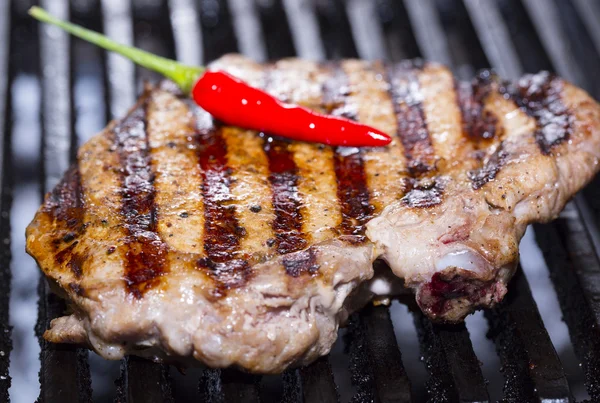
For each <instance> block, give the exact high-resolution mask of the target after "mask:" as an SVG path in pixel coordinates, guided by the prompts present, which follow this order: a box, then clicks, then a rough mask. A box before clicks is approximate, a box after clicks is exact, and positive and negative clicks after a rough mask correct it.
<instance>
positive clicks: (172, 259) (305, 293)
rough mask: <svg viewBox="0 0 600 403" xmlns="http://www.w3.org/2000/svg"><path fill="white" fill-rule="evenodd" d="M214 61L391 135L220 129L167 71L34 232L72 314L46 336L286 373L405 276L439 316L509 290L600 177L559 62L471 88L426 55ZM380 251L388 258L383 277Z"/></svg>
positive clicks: (598, 114) (92, 145)
mask: <svg viewBox="0 0 600 403" xmlns="http://www.w3.org/2000/svg"><path fill="white" fill-rule="evenodd" d="M212 67H213V68H218V69H224V70H227V71H229V72H230V73H232V74H234V75H236V76H238V77H240V78H242V79H244V80H246V81H248V82H250V83H251V84H253V85H255V86H259V87H262V88H265V89H266V90H268V91H270V92H271V93H273V94H276V95H277V96H279V97H280V98H281V99H283V100H286V101H290V102H294V103H298V104H302V105H305V106H308V107H310V108H314V109H316V110H319V111H322V112H328V113H331V114H335V115H342V116H345V117H348V118H350V119H356V120H359V121H361V122H364V123H367V124H369V125H372V126H375V127H377V128H379V129H381V130H383V131H385V132H387V133H389V134H390V135H392V136H393V137H394V141H393V143H392V144H391V145H390V146H388V147H385V148H378V149H356V148H330V147H325V146H321V145H317V144H307V143H300V142H289V141H286V140H284V139H281V138H278V137H277V136H276V133H264V134H263V133H261V134H257V133H255V132H249V131H245V130H242V129H239V128H235V127H228V126H225V125H223V124H221V123H220V122H214V121H213V120H212V119H211V117H210V116H209V115H208V114H207V113H206V112H204V111H202V110H201V109H199V108H198V107H195V106H194V105H192V104H191V102H190V101H189V100H187V99H185V98H184V97H182V96H181V95H180V94H178V93H177V91H176V90H173V89H172V87H171V86H170V85H169V83H163V84H161V85H160V86H158V87H155V88H154V87H152V88H150V87H149V88H147V89H146V91H145V93H144V94H143V95H142V96H141V98H140V100H139V102H138V103H137V105H136V106H135V107H134V108H133V109H132V110H131V111H130V112H129V114H128V115H127V116H126V117H125V118H123V119H122V120H120V121H116V122H112V123H111V124H110V125H109V126H108V127H107V128H106V129H105V130H104V131H103V132H102V133H100V134H98V135H97V136H96V137H94V138H93V139H92V140H90V141H89V142H88V143H86V144H84V145H83V146H82V147H81V149H80V150H79V152H78V158H77V163H76V164H75V166H73V167H72V168H71V169H70V170H69V171H68V172H67V173H66V175H65V177H64V179H63V180H62V182H61V183H60V184H59V185H58V186H57V187H56V188H55V189H54V190H53V191H52V192H51V193H49V194H48V195H47V197H46V200H45V202H44V204H43V206H42V207H41V208H40V210H39V211H38V213H37V215H36V217H35V219H34V221H33V222H32V223H31V225H30V226H29V228H28V230H27V248H28V251H29V253H30V254H31V255H33V256H34V257H35V259H36V260H37V261H38V263H39V265H40V267H41V268H42V270H43V271H44V273H45V275H46V276H47V277H48V278H49V280H50V282H51V284H52V285H53V286H55V287H54V288H55V289H56V290H57V292H60V293H62V295H64V296H65V297H66V298H68V300H69V301H70V303H71V305H72V309H73V313H72V314H71V315H70V316H66V317H62V318H58V319H56V320H54V321H53V323H52V326H51V328H50V329H49V330H48V331H47V332H46V334H45V335H44V337H45V338H46V339H47V340H50V341H54V342H72V343H82V344H87V345H89V346H91V347H92V348H93V349H94V350H95V351H97V352H98V353H99V354H101V355H102V356H104V357H106V358H111V359H118V358H121V357H122V356H123V355H124V354H136V355H140V356H144V357H149V358H153V359H157V360H164V361H167V362H172V361H179V362H186V361H193V360H189V359H190V358H191V357H193V358H195V359H196V360H199V361H201V362H203V363H205V364H207V365H210V366H213V367H226V366H229V365H236V366H238V367H241V368H244V369H246V370H249V371H252V372H260V373H269V372H279V371H282V370H283V369H285V368H286V367H288V366H290V365H298V364H305V363H308V362H310V361H312V360H314V359H315V358H317V357H318V356H321V355H324V354H326V353H327V352H328V351H329V350H330V348H331V345H332V344H333V342H334V341H335V339H336V337H337V329H338V325H339V324H340V323H343V321H344V320H345V319H346V317H347V315H348V314H349V313H350V312H351V311H352V310H354V309H357V308H358V307H360V306H361V305H364V304H365V303H366V302H367V301H369V300H370V299H372V298H385V297H387V296H390V294H393V293H395V292H396V291H397V288H398V287H396V286H397V284H394V281H393V280H392V281H390V279H397V280H398V282H401V281H403V283H404V286H405V287H407V288H409V289H412V290H414V292H415V293H416V299H417V302H418V304H419V306H420V307H421V309H422V310H423V312H425V314H427V315H428V316H429V317H431V318H432V319H434V320H440V321H447V322H456V321H460V320H462V319H463V318H464V317H465V315H467V314H469V313H470V312H472V311H473V310H474V309H476V308H479V307H489V306H493V305H494V304H496V303H497V302H498V301H500V300H501V299H502V298H503V296H504V294H505V293H506V286H507V282H508V281H509V279H510V278H511V276H512V274H513V273H514V270H515V267H516V264H517V261H518V256H519V251H518V245H519V240H520V238H521V236H522V235H523V232H524V231H525V227H526V226H527V224H529V223H531V222H543V221H548V220H551V219H553V218H554V217H556V216H557V215H558V213H559V212H560V210H561V209H562V208H563V206H564V205H565V203H566V202H567V200H568V199H569V198H570V197H572V196H573V194H574V193H575V192H577V191H578V190H579V189H581V188H582V187H583V186H584V185H585V184H586V183H587V182H588V181H589V180H590V179H591V178H592V177H593V176H594V174H595V173H596V171H597V170H598V158H599V156H600V144H599V143H600V131H599V130H598V125H599V124H600V109H599V107H598V104H597V103H596V102H594V101H593V100H592V99H591V98H590V97H589V96H588V95H587V94H586V93H585V92H583V91H582V90H580V89H578V88H576V87H574V86H573V85H571V84H569V83H567V82H565V81H563V80H562V79H560V78H558V77H555V76H553V75H551V74H549V73H539V74H536V75H528V76H525V77H523V78H522V79H520V80H518V81H516V82H503V81H501V80H500V79H498V78H497V77H496V76H494V74H492V73H490V72H489V71H485V72H482V73H480V74H479V75H478V76H477V77H476V78H475V79H474V80H473V81H472V82H470V83H463V82H457V81H456V80H455V78H454V77H453V76H452V74H451V73H450V71H449V70H448V69H447V68H446V67H444V66H441V65H438V64H432V63H422V62H418V61H411V62H403V63H400V64H397V65H385V64H381V63H370V62H363V61H357V60H347V61H343V62H340V63H331V64H324V65H321V64H316V63H312V62H307V61H301V60H297V59H289V60H282V61H279V62H277V63H274V64H271V65H259V64H256V63H254V62H251V61H249V60H247V59H245V58H242V57H240V56H234V55H231V56H226V57H224V58H222V59H220V60H218V61H217V62H215V63H214V64H213V66H212ZM377 259H379V261H385V262H386V263H387V264H388V265H389V267H388V266H385V265H382V267H380V268H379V269H378V270H377V273H378V274H377V275H376V276H375V277H374V270H373V262H374V261H375V260H377ZM392 273H393V275H392ZM394 275H395V276H394Z"/></svg>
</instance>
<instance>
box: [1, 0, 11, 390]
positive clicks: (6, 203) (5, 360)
mask: <svg viewBox="0 0 600 403" xmlns="http://www.w3.org/2000/svg"><path fill="white" fill-rule="evenodd" d="M9 32H10V2H9V1H3V2H1V3H0V147H1V151H0V187H1V194H0V242H1V243H2V250H1V251H0V400H1V401H8V388H9V387H10V382H11V379H10V376H9V374H8V367H9V360H10V351H11V350H12V342H11V328H10V326H9V322H8V310H9V308H8V304H9V297H10V281H11V273H10V220H9V211H10V204H11V195H10V192H11V190H10V189H11V186H10V183H9V182H8V178H9V174H8V172H7V169H6V168H7V167H8V166H9V164H10V155H9V154H8V153H9V150H10V136H9V133H10V119H9V117H8V116H9V108H8V105H9V104H10V102H9V77H10V72H9V62H8V58H9V48H10V34H9Z"/></svg>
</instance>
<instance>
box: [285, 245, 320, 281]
mask: <svg viewBox="0 0 600 403" xmlns="http://www.w3.org/2000/svg"><path fill="white" fill-rule="evenodd" d="M283 267H285V271H286V273H287V274H289V275H290V276H292V277H299V276H301V275H303V274H308V275H311V276H312V275H315V274H317V273H318V272H319V265H318V263H317V257H316V253H315V250H314V249H313V248H308V249H307V250H303V251H300V252H297V253H292V254H290V255H288V256H286V257H284V258H283Z"/></svg>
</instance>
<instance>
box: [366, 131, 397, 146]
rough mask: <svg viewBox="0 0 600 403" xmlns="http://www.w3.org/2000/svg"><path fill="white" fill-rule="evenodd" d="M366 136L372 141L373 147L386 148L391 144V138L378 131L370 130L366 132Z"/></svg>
mask: <svg viewBox="0 0 600 403" xmlns="http://www.w3.org/2000/svg"><path fill="white" fill-rule="evenodd" d="M367 134H368V136H369V137H370V138H371V140H373V146H374V147H381V146H387V145H388V144H390V143H391V142H392V138H391V137H390V136H388V135H387V134H385V133H383V132H380V131H379V130H375V129H371V130H369V131H368V132H367Z"/></svg>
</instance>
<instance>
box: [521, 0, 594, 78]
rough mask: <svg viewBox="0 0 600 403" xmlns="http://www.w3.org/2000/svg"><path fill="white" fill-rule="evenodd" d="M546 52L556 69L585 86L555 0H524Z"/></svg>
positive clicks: (565, 76) (563, 75)
mask: <svg viewBox="0 0 600 403" xmlns="http://www.w3.org/2000/svg"><path fill="white" fill-rule="evenodd" d="M522 2H523V5H524V6H525V9H526V10H527V13H528V14H529V18H530V19H531V21H532V22H533V25H534V26H535V29H536V31H537V32H538V36H539V38H540V40H541V41H542V45H543V46H544V49H545V50H546V53H547V54H548V56H549V57H550V60H551V61H552V64H553V65H554V68H555V69H556V71H557V72H558V73H559V74H560V75H561V76H562V77H564V78H566V79H567V80H569V81H572V82H573V83H575V84H577V85H581V86H585V79H584V76H583V73H582V71H581V67H580V66H579V64H578V63H577V61H576V59H575V58H572V57H567V55H571V45H570V44H569V40H568V37H567V36H566V35H565V32H564V30H563V26H562V23H561V16H560V13H559V10H558V8H557V7H556V4H555V3H554V0H551V1H546V0H522Z"/></svg>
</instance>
